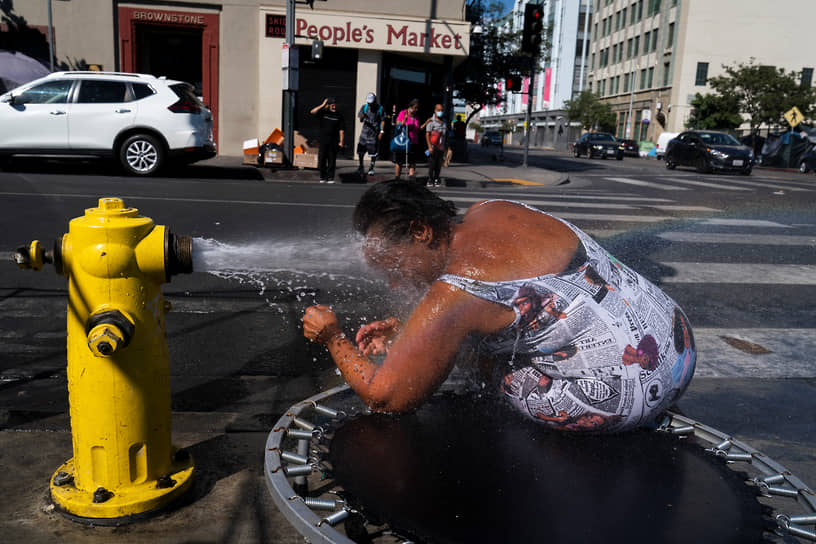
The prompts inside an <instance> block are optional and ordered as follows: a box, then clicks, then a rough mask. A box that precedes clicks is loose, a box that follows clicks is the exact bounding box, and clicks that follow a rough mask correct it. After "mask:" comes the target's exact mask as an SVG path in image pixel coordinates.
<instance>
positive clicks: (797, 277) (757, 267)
mask: <svg viewBox="0 0 816 544" xmlns="http://www.w3.org/2000/svg"><path fill="white" fill-rule="evenodd" d="M659 264H660V265H662V266H665V267H667V268H671V269H673V271H674V275H666V276H663V277H661V278H660V280H661V281H662V282H664V283H701V284H702V283H707V284H711V283H738V284H745V283H752V284H761V285H816V266H813V265H806V264H764V263H686V262H661V263H659Z"/></svg>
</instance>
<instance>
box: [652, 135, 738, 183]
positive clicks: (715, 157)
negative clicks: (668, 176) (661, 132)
mask: <svg viewBox="0 0 816 544" xmlns="http://www.w3.org/2000/svg"><path fill="white" fill-rule="evenodd" d="M665 159H666V168H668V169H669V170H673V169H674V168H675V167H676V166H694V167H695V168H697V171H698V172H711V171H725V172H739V173H740V174H743V175H746V176H747V175H750V173H751V168H752V167H753V165H754V152H753V151H751V149H750V148H749V147H747V146H745V145H742V144H741V143H740V142H739V140H737V139H736V138H734V137H733V136H731V135H730V134H726V133H724V132H714V131H712V130H689V131H688V132H683V133H681V134H680V135H679V136H677V137H676V138H674V139H673V140H671V141H670V142H669V146H668V148H667V149H666V157H665Z"/></svg>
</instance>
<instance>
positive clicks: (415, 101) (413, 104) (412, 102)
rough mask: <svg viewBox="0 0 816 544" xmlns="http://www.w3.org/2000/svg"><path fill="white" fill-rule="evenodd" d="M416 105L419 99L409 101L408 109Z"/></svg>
mask: <svg viewBox="0 0 816 544" xmlns="http://www.w3.org/2000/svg"><path fill="white" fill-rule="evenodd" d="M417 104H419V98H412V99H411V101H410V102H408V107H409V108H410V107H411V106H416V105H417Z"/></svg>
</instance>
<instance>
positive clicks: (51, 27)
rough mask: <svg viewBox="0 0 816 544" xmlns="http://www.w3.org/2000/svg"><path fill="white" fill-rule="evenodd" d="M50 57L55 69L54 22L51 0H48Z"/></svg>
mask: <svg viewBox="0 0 816 544" xmlns="http://www.w3.org/2000/svg"><path fill="white" fill-rule="evenodd" d="M48 57H49V58H50V59H51V71H52V72H53V71H54V23H53V21H52V19H51V0H48Z"/></svg>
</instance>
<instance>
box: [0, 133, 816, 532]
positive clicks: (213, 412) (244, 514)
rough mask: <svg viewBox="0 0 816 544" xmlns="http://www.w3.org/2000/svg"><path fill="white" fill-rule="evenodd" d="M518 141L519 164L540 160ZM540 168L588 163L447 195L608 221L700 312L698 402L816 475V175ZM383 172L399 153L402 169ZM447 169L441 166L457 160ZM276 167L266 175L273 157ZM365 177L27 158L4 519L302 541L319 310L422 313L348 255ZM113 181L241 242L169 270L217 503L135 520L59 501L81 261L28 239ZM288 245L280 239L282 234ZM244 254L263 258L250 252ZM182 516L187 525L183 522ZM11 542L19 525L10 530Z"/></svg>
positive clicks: (14, 207) (624, 165) (46, 525)
mask: <svg viewBox="0 0 816 544" xmlns="http://www.w3.org/2000/svg"><path fill="white" fill-rule="evenodd" d="M520 160H521V151H520V150H519V149H506V150H505V159H504V161H503V162H499V163H497V164H496V165H494V166H495V167H504V168H505V169H506V171H507V173H506V176H505V177H506V178H508V179H522V180H523V176H524V170H523V169H521V168H520V167H519V163H520ZM529 162H530V167H531V168H533V169H538V168H540V169H548V170H551V171H554V172H557V173H560V174H564V176H563V177H564V178H565V179H568V182H566V183H563V184H560V185H552V186H544V185H519V184H514V183H492V182H489V181H486V182H483V183H468V184H460V185H459V186H456V187H441V188H439V189H438V192H439V194H440V195H441V196H442V197H444V198H448V199H450V200H452V201H454V202H455V203H456V205H457V206H458V207H459V208H460V209H461V210H462V211H464V210H465V209H466V208H467V207H468V206H470V205H472V204H473V203H475V202H478V201H480V200H484V199H492V198H498V199H511V200H518V201H522V202H525V203H527V204H529V205H532V206H535V207H537V208H540V209H542V210H545V211H548V212H551V213H553V214H554V215H557V216H559V217H562V218H564V219H566V220H568V221H570V222H572V223H574V224H576V225H577V226H578V227H580V228H582V229H583V230H585V231H586V232H587V233H589V234H590V235H592V236H594V237H595V238H596V239H598V240H599V241H600V243H601V244H602V245H603V246H604V247H605V248H606V249H607V250H608V251H609V252H610V253H612V254H613V255H615V256H616V257H617V258H618V259H620V260H621V261H623V262H624V263H626V264H628V265H630V266H631V267H632V268H634V269H635V270H637V271H638V272H640V273H642V274H643V275H644V276H646V277H647V278H648V279H650V280H652V281H653V282H655V283H656V284H658V285H659V286H661V288H663V289H664V290H665V291H666V292H667V293H668V294H669V295H670V296H671V297H673V298H674V299H675V300H676V301H677V302H678V303H679V304H680V305H681V306H682V307H683V308H684V310H685V311H686V313H687V314H688V316H689V319H690V321H691V323H692V326H693V327H694V334H695V339H696V342H697V346H698V350H699V356H698V369H697V372H696V375H695V378H694V380H693V381H692V384H691V386H690V388H689V390H688V392H687V394H686V395H685V397H684V398H683V399H682V400H681V401H680V403H679V406H678V408H679V410H680V411H681V412H682V413H683V414H685V415H687V416H688V417H691V418H694V419H696V420H699V421H702V422H704V423H706V424H708V425H710V426H712V427H714V428H716V429H719V430H721V431H723V432H725V433H728V434H731V435H733V436H735V437H737V438H739V439H740V440H743V441H745V442H747V443H749V444H750V445H752V446H754V447H755V448H757V449H759V450H761V451H763V452H764V453H765V454H767V455H769V456H770V457H772V458H773V459H775V460H776V461H778V462H779V463H781V464H782V465H784V466H785V467H787V468H788V469H789V470H791V471H792V472H793V473H794V474H796V475H797V476H798V477H799V478H801V479H802V480H803V481H804V482H805V483H807V484H808V485H809V486H810V487H811V489H813V488H814V486H816V427H815V426H814V424H813V414H814V413H816V400H814V399H816V362H814V353H816V334H814V332H815V331H814V323H816V212H814V209H816V176H814V175H812V174H809V175H801V174H798V173H794V172H782V171H770V170H764V169H755V170H754V172H753V174H752V175H751V176H739V175H720V174H699V173H697V172H695V171H694V170H692V169H684V168H678V169H676V170H673V171H668V170H666V169H665V168H664V166H663V163H662V162H659V161H655V160H645V159H629V158H627V159H625V160H624V161H620V162H619V161H614V160H599V159H594V160H589V159H586V158H581V159H575V158H572V157H571V156H570V155H568V154H564V153H557V152H553V151H540V150H535V151H532V152H531V156H530V161H529ZM383 169H384V170H385V167H383ZM444 175H445V173H444V172H443V177H444ZM267 178H268V176H267ZM365 188H366V186H365V185H364V184H346V183H342V184H335V185H325V184H319V183H316V182H309V181H302V180H288V181H270V180H268V179H266V180H264V176H261V175H259V174H258V172H257V171H255V170H254V169H252V168H243V167H240V164H239V162H238V160H237V159H236V162H235V164H234V165H227V166H225V165H224V164H223V163H220V164H219V165H208V164H202V165H194V166H192V167H190V168H189V169H187V170H183V171H179V172H175V173H172V174H171V175H168V176H166V177H160V178H154V179H133V178H126V177H122V176H120V175H119V174H118V173H117V172H116V171H114V170H111V169H109V168H106V167H102V168H100V166H99V165H96V164H84V163H83V164H74V163H70V164H62V163H47V164H39V163H36V164H31V163H26V164H23V165H20V166H19V167H16V168H15V169H13V170H11V171H7V172H0V258H2V260H0V460H2V464H3V466H4V467H5V468H6V471H7V472H9V473H13V474H15V476H14V477H13V478H6V479H4V480H0V491H2V492H3V496H4V497H6V500H4V501H3V503H2V506H0V534H6V535H9V536H10V537H12V538H13V539H28V540H30V541H38V542H39V541H50V542H61V541H64V542H79V541H82V542H95V541H99V542H106V541H109V539H110V538H111V536H112V535H114V534H115V535H117V536H118V539H119V540H120V541H122V542H142V541H152V542H179V541H187V542H256V541H257V542H263V541H275V542H300V541H302V539H301V538H300V537H299V535H297V533H296V532H294V531H293V530H292V529H291V528H290V527H288V525H287V523H286V521H285V520H284V519H283V518H282V517H281V516H280V514H278V513H277V512H275V511H274V509H275V507H274V505H272V504H271V503H270V501H269V498H268V497H267V496H266V495H267V492H266V490H265V488H264V487H263V484H262V483H261V482H262V473H261V466H260V465H261V462H262V454H263V443H264V440H265V437H266V433H268V432H269V431H270V429H271V426H272V425H273V424H274V422H275V421H276V420H277V418H278V417H280V415H281V414H283V413H284V412H285V411H286V410H287V408H288V407H289V406H291V405H292V404H294V403H295V402H297V401H299V400H301V399H303V398H306V397H308V396H310V395H313V394H315V393H317V392H319V391H322V390H324V389H326V388H328V387H330V386H333V385H336V384H338V383H340V382H339V378H338V377H337V376H336V374H335V373H334V371H333V364H332V363H331V360H330V359H329V357H328V355H327V354H326V353H325V352H324V351H323V350H321V349H317V348H316V347H315V346H313V345H310V344H308V343H307V342H306V341H305V340H304V339H303V338H302V336H301V331H300V330H299V319H300V317H301V315H302V310H303V309H304V308H305V307H306V306H308V305H310V304H313V303H315V302H320V303H327V304H333V305H334V306H335V307H336V309H337V310H338V313H339V314H340V315H341V317H342V319H343V323H344V326H346V328H347V332H353V331H354V330H356V328H357V327H358V326H359V325H360V324H362V323H363V322H365V321H366V320H371V319H377V318H380V317H383V316H386V315H389V314H390V313H391V312H392V311H404V309H405V301H402V300H394V299H393V297H391V296H389V294H388V292H387V290H386V289H385V287H384V286H383V285H382V284H381V283H379V282H378V281H374V280H375V279H374V278H371V277H370V276H369V275H368V273H367V272H366V271H365V270H363V269H359V270H358V269H354V268H352V269H349V268H348V267H345V268H343V270H342V271H341V272H337V273H335V272H336V271H335V270H333V267H334V266H335V265H338V266H339V265H340V264H343V262H344V261H347V260H350V259H348V258H347V257H346V255H347V254H346V252H349V251H351V249H350V248H351V247H352V244H351V242H349V241H348V236H349V234H350V231H351V227H350V216H351V212H352V209H353V206H354V204H355V202H356V201H357V199H358V198H359V196H360V195H361V194H362V192H363V191H364V190H365ZM101 196H118V197H121V198H123V199H124V200H125V203H126V204H127V205H130V206H134V207H137V208H139V210H140V211H141V213H142V214H144V215H146V216H148V217H151V218H153V219H154V220H155V222H156V223H157V224H163V225H168V226H170V227H171V228H172V230H173V232H175V233H178V234H187V235H190V236H193V237H200V238H206V239H214V240H217V241H219V242H223V243H226V244H232V245H235V246H239V247H241V248H243V253H241V252H236V253H234V254H233V255H234V257H233V259H234V263H233V264H234V270H232V271H228V272H227V271H221V273H219V274H217V275H216V274H212V273H205V272H194V273H193V274H191V275H187V276H177V277H174V278H173V279H172V282H171V283H170V284H168V285H166V286H165V289H164V292H165V295H166V298H167V299H168V300H169V301H170V302H171V304H172V305H173V311H172V312H171V313H170V314H168V318H167V323H168V325H167V326H168V330H167V337H168V343H169V347H170V356H171V362H172V364H171V379H172V395H173V397H172V406H173V425H174V433H175V434H174V437H175V439H176V441H177V442H178V443H179V444H181V445H183V446H187V447H190V448H191V450H192V451H193V453H194V457H195V458H196V459H197V463H198V467H199V470H200V476H199V483H197V486H196V488H195V491H194V493H193V496H194V497H195V498H196V500H197V501H198V504H199V505H205V506H206V508H203V507H202V508H199V510H201V511H199V510H196V509H195V508H194V507H192V506H188V507H185V508H183V509H182V510H181V511H179V512H176V513H171V514H167V515H164V516H163V517H162V518H161V519H159V520H155V521H153V522H149V523H143V524H137V525H133V526H129V527H124V528H118V529H113V528H99V527H97V528H95V529H88V528H85V527H83V528H81V529H77V526H76V525H75V524H72V523H71V522H68V521H65V520H63V519H62V518H60V517H59V516H57V515H55V514H53V512H51V511H50V510H49V509H48V506H47V497H46V494H47V488H48V479H49V477H50V476H51V473H52V471H53V470H54V469H55V468H56V467H57V466H58V465H59V464H60V463H62V462H63V461H64V460H65V459H67V458H68V457H70V451H71V439H70V426H69V418H68V395H67V384H66V375H65V343H66V336H65V306H66V297H67V289H66V281H65V278H62V277H58V276H57V275H56V274H55V273H54V271H53V268H45V269H44V270H43V271H41V272H38V273H34V272H30V271H21V270H19V269H18V268H17V267H16V266H15V265H14V264H13V263H12V262H11V260H10V252H11V251H12V250H13V249H14V248H15V247H17V246H19V245H22V244H26V243H28V242H29V241H31V240H33V239H39V240H42V241H50V240H53V239H54V238H56V237H58V236H61V235H62V233H64V232H66V231H67V227H68V222H69V221H70V219H72V218H74V217H77V216H79V215H81V214H82V213H83V210H84V209H85V208H89V207H93V206H95V204H96V201H97V199H98V198H99V197H101ZM304 241H309V243H313V244H315V247H323V248H328V253H326V254H327V255H330V257H329V258H327V260H326V264H325V267H320V266H315V265H314V264H312V265H310V266H308V267H306V266H304V265H301V264H299V263H298V262H280V263H275V264H271V265H270V268H273V269H276V271H275V272H258V271H255V272H246V271H244V272H241V270H242V269H243V268H246V267H247V266H249V264H252V263H257V262H258V260H259V258H263V257H264V252H269V253H267V254H266V255H267V256H268V257H269V258H272V257H274V256H276V255H278V256H282V257H281V258H282V259H291V253H285V252H284V253H275V252H273V251H272V250H270V247H274V248H279V247H280V246H281V245H286V244H290V245H297V244H298V243H299V242H304ZM275 244H277V245H275ZM242 261H244V262H242ZM180 534H184V535H185V536H184V538H183V539H181V538H179V535H180ZM9 541H12V540H9Z"/></svg>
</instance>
